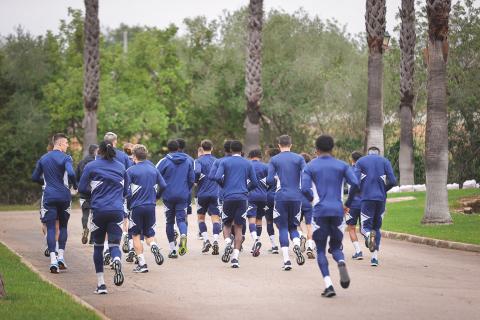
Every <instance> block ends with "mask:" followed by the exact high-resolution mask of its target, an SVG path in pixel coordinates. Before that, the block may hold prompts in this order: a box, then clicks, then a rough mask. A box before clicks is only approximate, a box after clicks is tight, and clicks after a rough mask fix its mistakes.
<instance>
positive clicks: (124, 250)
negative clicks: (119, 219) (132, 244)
mask: <svg viewBox="0 0 480 320" xmlns="http://www.w3.org/2000/svg"><path fill="white" fill-rule="evenodd" d="M122 251H123V253H128V251H130V250H129V248H128V236H125V237H123V246H122Z"/></svg>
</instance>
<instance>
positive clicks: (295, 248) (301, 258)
mask: <svg viewBox="0 0 480 320" xmlns="http://www.w3.org/2000/svg"><path fill="white" fill-rule="evenodd" d="M293 252H294V253H295V255H296V256H297V264H298V265H299V266H301V265H303V264H304V263H305V257H304V256H303V254H302V249H300V246H298V245H294V246H293Z"/></svg>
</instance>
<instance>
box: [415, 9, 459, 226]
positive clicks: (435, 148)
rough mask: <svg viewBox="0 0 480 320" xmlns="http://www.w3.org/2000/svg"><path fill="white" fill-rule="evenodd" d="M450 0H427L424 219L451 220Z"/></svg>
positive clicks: (433, 220)
mask: <svg viewBox="0 0 480 320" xmlns="http://www.w3.org/2000/svg"><path fill="white" fill-rule="evenodd" d="M450 8H451V1H450V0H427V18H428V47H427V52H428V60H427V66H428V84H427V91H428V92H427V126H426V133H425V169H426V178H427V179H426V182H427V183H426V185H427V196H426V205H425V213H424V216H423V219H422V223H425V224H432V223H434V224H439V223H442V224H444V223H452V218H451V216H450V212H449V210H448V193H447V177H448V143H447V141H448V126H447V125H448V122H447V55H448V22H449V14H450Z"/></svg>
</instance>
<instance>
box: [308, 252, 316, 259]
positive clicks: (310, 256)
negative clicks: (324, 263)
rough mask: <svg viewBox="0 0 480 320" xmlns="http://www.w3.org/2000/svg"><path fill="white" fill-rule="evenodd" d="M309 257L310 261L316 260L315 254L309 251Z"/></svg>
mask: <svg viewBox="0 0 480 320" xmlns="http://www.w3.org/2000/svg"><path fill="white" fill-rule="evenodd" d="M307 257H308V259H315V255H314V254H313V252H310V251H307Z"/></svg>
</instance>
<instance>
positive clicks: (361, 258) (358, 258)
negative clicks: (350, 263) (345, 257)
mask: <svg viewBox="0 0 480 320" xmlns="http://www.w3.org/2000/svg"><path fill="white" fill-rule="evenodd" d="M352 259H353V260H363V257H355V258H353V257H352Z"/></svg>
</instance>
